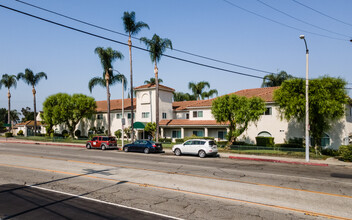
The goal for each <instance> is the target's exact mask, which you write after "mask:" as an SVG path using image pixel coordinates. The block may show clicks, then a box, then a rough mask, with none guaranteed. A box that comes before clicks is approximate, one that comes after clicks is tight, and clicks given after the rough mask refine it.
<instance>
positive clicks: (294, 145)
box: [275, 143, 303, 148]
mask: <svg viewBox="0 0 352 220" xmlns="http://www.w3.org/2000/svg"><path fill="white" fill-rule="evenodd" d="M275 147H276V148H303V146H302V145H301V144H294V143H289V144H275Z"/></svg>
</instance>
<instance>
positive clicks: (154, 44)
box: [141, 34, 172, 142]
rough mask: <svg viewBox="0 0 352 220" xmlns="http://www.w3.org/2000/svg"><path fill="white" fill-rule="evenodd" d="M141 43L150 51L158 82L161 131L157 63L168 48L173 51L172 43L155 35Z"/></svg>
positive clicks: (157, 136)
mask: <svg viewBox="0 0 352 220" xmlns="http://www.w3.org/2000/svg"><path fill="white" fill-rule="evenodd" d="M141 41H142V42H144V43H145V45H146V46H147V48H148V50H149V55H150V59H151V61H152V63H154V64H155V66H154V73H155V82H156V86H155V87H156V88H155V90H156V92H155V104H156V109H155V112H156V117H155V119H156V120H155V121H156V130H157V131H159V80H158V66H157V63H158V62H159V61H160V59H161V56H162V55H163V53H164V52H165V50H166V49H167V48H170V49H172V42H171V40H169V39H167V38H160V37H159V36H158V35H156V34H154V35H153V38H152V39H147V38H145V37H142V38H141ZM156 141H157V142H158V141H159V132H156Z"/></svg>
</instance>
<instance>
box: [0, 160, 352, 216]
mask: <svg viewBox="0 0 352 220" xmlns="http://www.w3.org/2000/svg"><path fill="white" fill-rule="evenodd" d="M0 166H5V167H12V168H20V169H27V170H35V171H46V172H52V173H60V174H67V175H73V176H78V177H87V178H94V179H99V180H108V181H114V182H121V180H116V179H110V178H104V177H96V176H91V175H87V174H79V173H71V172H65V171H59V170H50V169H42V168H33V167H25V166H18V165H10V164H0ZM125 183H127V184H132V185H137V186H140V187H151V188H156V189H163V190H168V191H174V192H181V193H186V194H193V195H198V196H205V197H211V198H216V199H223V200H228V201H234V202H240V203H246V204H251V205H257V206H263V207H269V208H276V209H281V210H286V211H293V212H298V213H303V214H305V215H311V216H320V217H326V218H332V219H339V220H352V219H351V218H346V217H341V216H335V215H328V214H324V213H319V212H312V211H307V210H303V209H295V208H289V207H285V206H279V205H270V204H264V203H259V202H251V201H246V200H241V199H234V198H228V197H223V196H216V195H210V194H204V193H197V192H191V191H187V190H181V189H173V188H169V187H163V186H156V185H151V184H141V183H135V182H125Z"/></svg>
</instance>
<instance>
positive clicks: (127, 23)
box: [122, 11, 149, 141]
mask: <svg viewBox="0 0 352 220" xmlns="http://www.w3.org/2000/svg"><path fill="white" fill-rule="evenodd" d="M122 20H123V24H124V28H125V32H126V33H128V48H129V52H130V71H131V76H130V77H131V78H130V80H131V96H132V97H131V130H132V141H133V138H134V129H133V77H132V41H131V36H133V35H136V34H138V32H139V31H140V30H141V29H142V28H148V29H149V26H148V25H147V24H146V23H144V22H142V21H138V22H136V13H135V12H134V11H132V12H131V13H129V12H127V11H125V12H124V13H123V17H122Z"/></svg>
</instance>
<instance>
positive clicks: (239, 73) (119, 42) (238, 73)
mask: <svg viewBox="0 0 352 220" xmlns="http://www.w3.org/2000/svg"><path fill="white" fill-rule="evenodd" d="M0 7H2V8H5V9H8V10H11V11H14V12H17V13H20V14H23V15H27V16H29V17H32V18H36V19H39V20H42V21H45V22H48V23H51V24H54V25H57V26H60V27H64V28H67V29H70V30H73V31H76V32H80V33H83V34H86V35H90V36H93V37H96V38H100V39H103V40H107V41H111V42H114V43H118V44H121V45H124V46H128V44H127V43H124V42H121V41H117V40H113V39H110V38H107V37H103V36H101V35H97V34H93V33H90V32H87V31H83V30H80V29H77V28H74V27H70V26H67V25H64V24H60V23H57V22H54V21H51V20H48V19H45V18H42V17H38V16H35V15H32V14H29V13H26V12H23V11H19V10H17V9H14V8H10V7H7V6H4V5H1V4H0ZM132 47H133V48H136V49H139V50H143V51H147V52H150V50H147V49H144V48H142V47H137V46H133V45H132ZM162 55H163V56H165V57H168V58H171V59H175V60H179V61H183V62H187V63H191V64H195V65H198V66H203V67H207V68H211V69H215V70H220V71H224V72H229V73H233V74H237V75H242V76H248V77H252V78H257V79H264V77H261V76H256V75H252V74H247V73H241V72H236V71H232V70H228V69H224V68H220V67H216V66H211V65H207V64H203V63H199V62H195V61H191V60H187V59H183V58H180V57H175V56H170V55H167V54H162Z"/></svg>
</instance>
